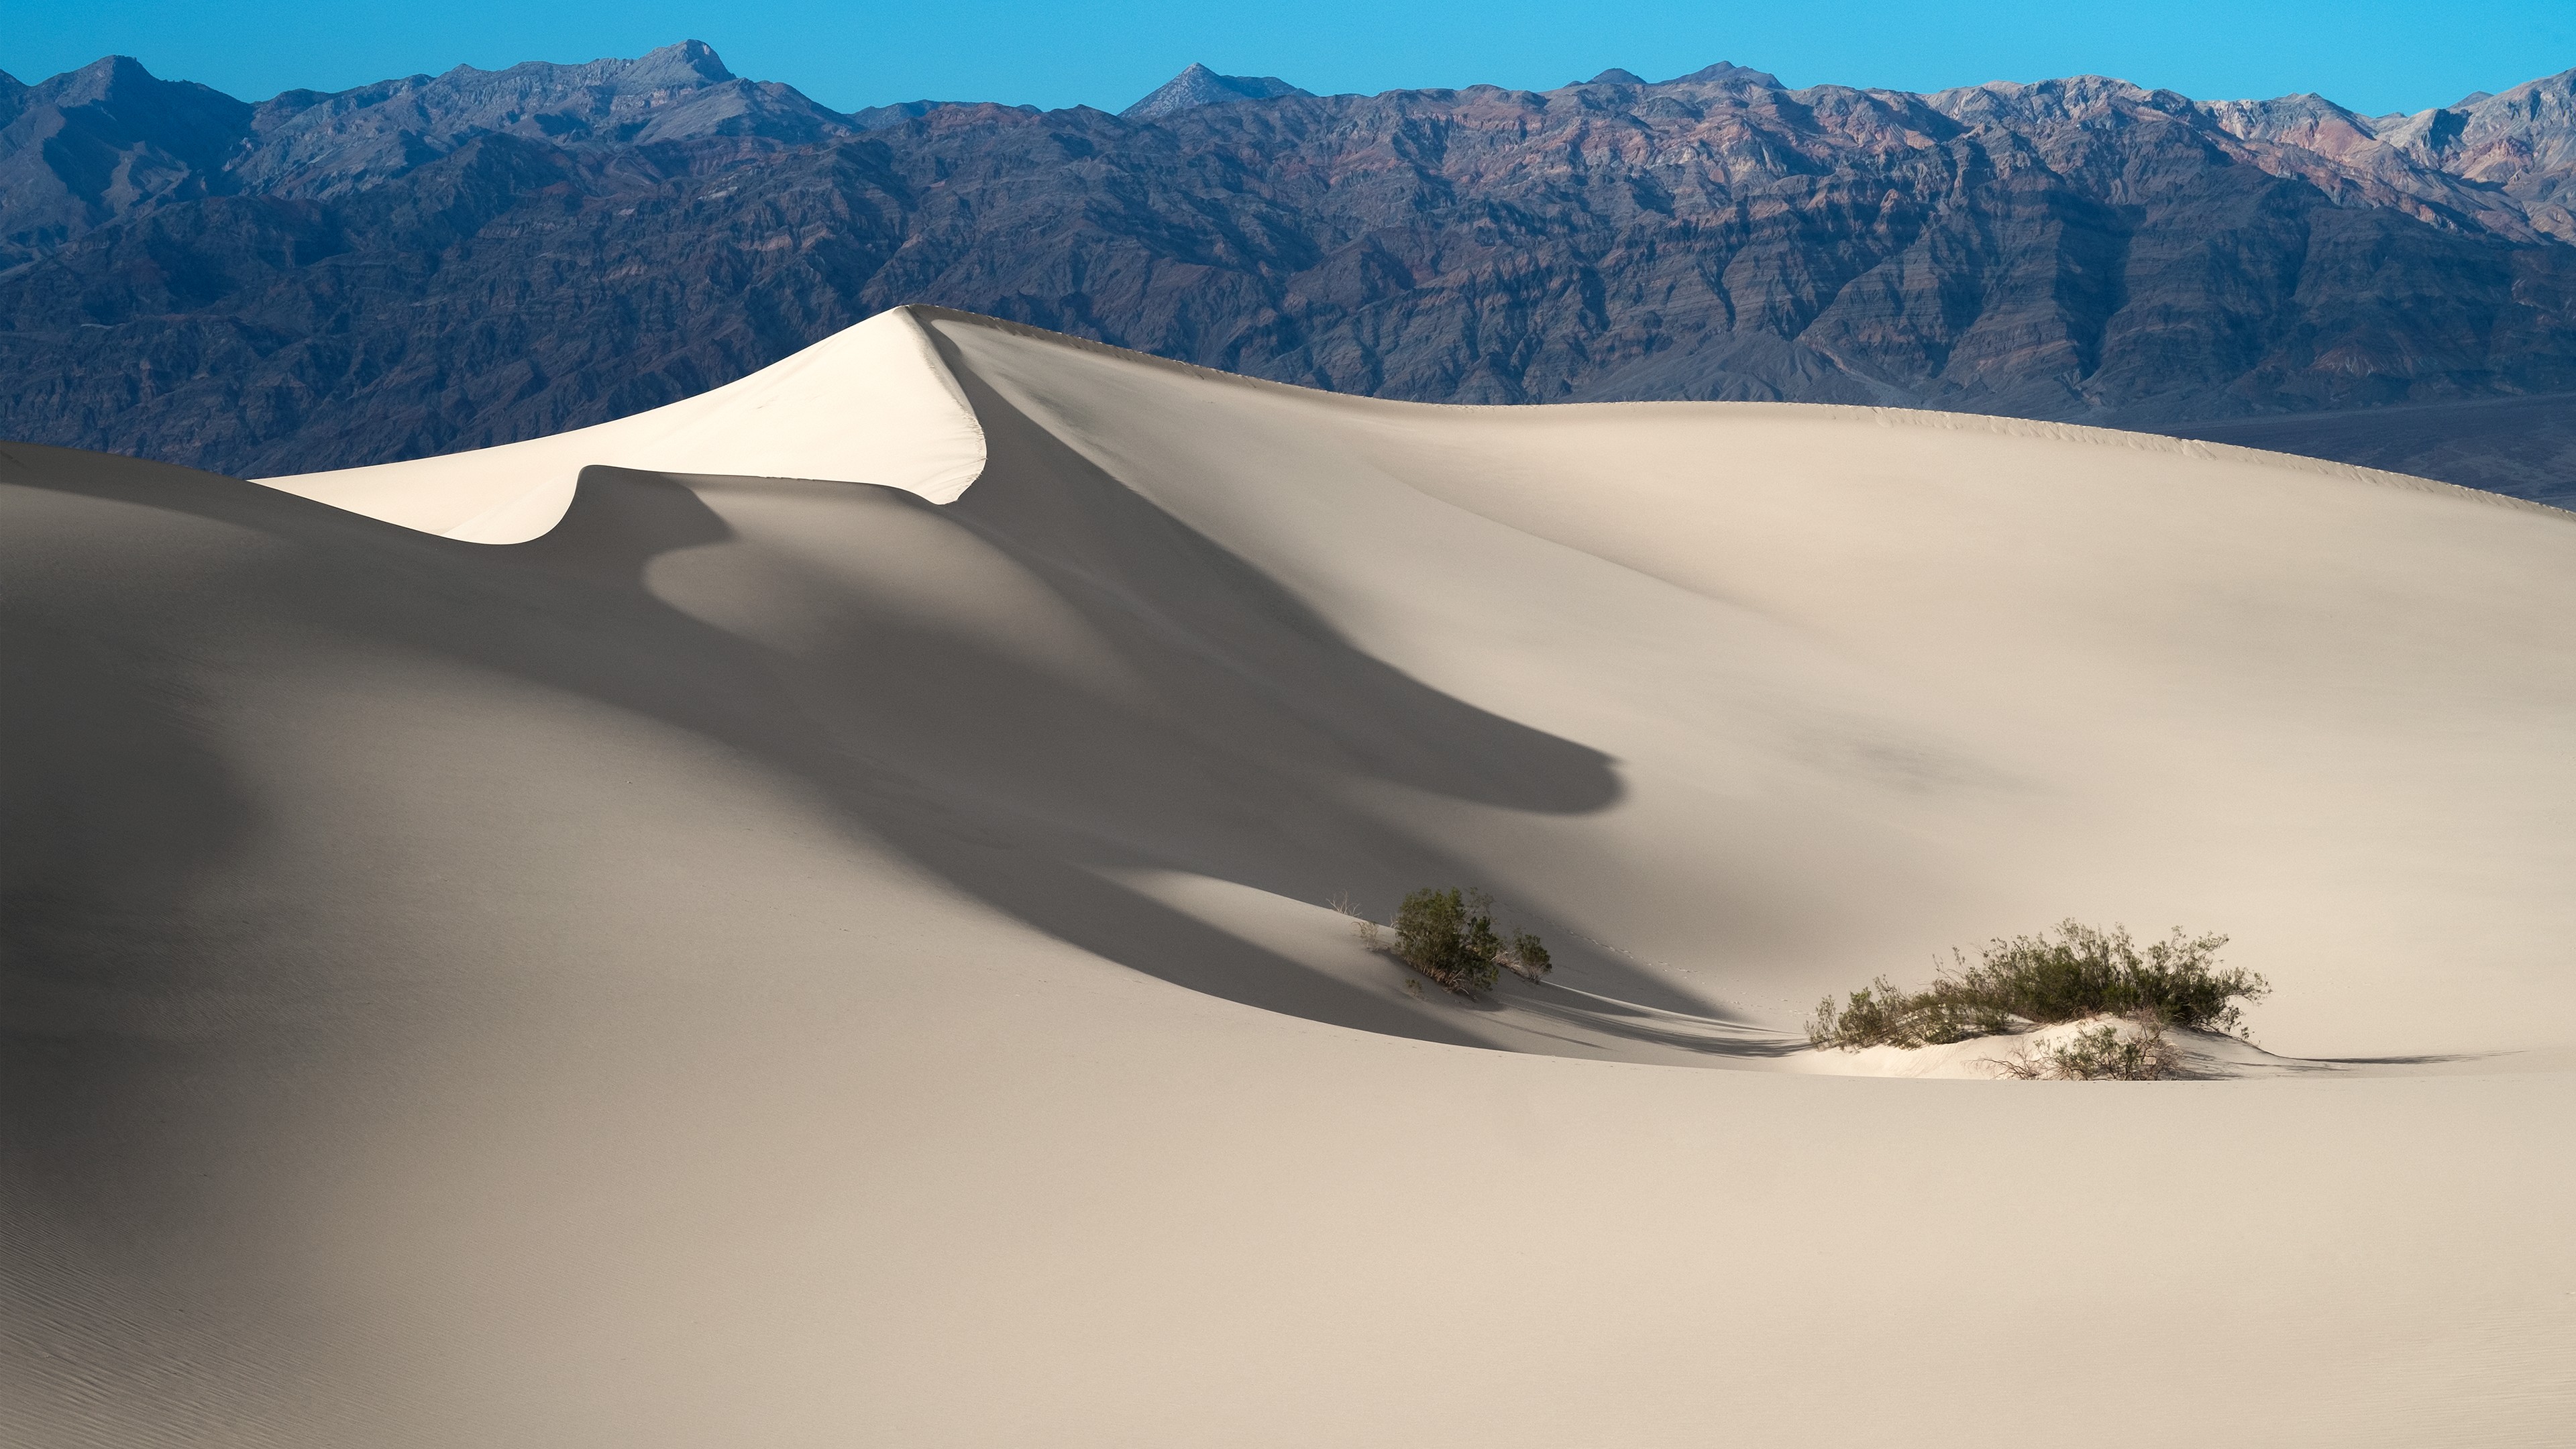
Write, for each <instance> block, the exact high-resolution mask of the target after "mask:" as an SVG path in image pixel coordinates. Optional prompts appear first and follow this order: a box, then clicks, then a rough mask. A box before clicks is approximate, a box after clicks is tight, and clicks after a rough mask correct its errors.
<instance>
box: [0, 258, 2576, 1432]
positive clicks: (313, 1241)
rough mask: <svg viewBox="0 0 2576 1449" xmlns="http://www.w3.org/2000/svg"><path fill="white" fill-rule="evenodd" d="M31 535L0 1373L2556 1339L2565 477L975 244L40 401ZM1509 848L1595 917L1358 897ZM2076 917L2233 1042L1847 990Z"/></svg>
mask: <svg viewBox="0 0 2576 1449" xmlns="http://www.w3.org/2000/svg"><path fill="white" fill-rule="evenodd" d="M773 373H775V374H779V376H776V377H773V376H772V374H773ZM728 395H730V396H731V397H732V398H733V399H734V400H735V401H733V402H725V401H724V400H725V399H726V398H727V397H728ZM745 399H748V400H750V401H749V402H744V401H743V400H745ZM943 399H945V401H944V402H943V401H942V400H943ZM683 410H692V411H688V412H686V413H685V415H681V416H665V414H682V413H683ZM593 437H596V438H600V439H607V440H609V441H610V442H613V443H614V444H615V446H614V447H608V446H605V445H601V446H598V447H597V448H596V449H594V448H593V445H591V444H582V445H580V446H578V447H576V446H574V445H573V444H572V442H571V441H570V440H573V439H583V438H593ZM655 439H666V440H671V441H670V443H669V446H668V447H667V448H666V449H665V450H664V451H663V452H662V453H659V454H657V453H655V452H654V451H653V449H652V447H651V446H650V444H651V443H652V441H653V440H655ZM567 469H568V470H569V473H570V478H571V479H572V480H577V488H572V489H569V490H568V489H567V487H566V482H567V478H566V470H567ZM969 480H971V481H972V486H966V485H967V483H968V481H969ZM548 490H552V492H549V491H548ZM961 490H962V491H961ZM299 494H301V495H305V496H296V495H299ZM317 499H318V500H322V501H321V502H317V501H314V500H317ZM550 499H551V500H554V501H552V502H551V503H550V502H549V501H548V500H550ZM324 503H330V504H335V505H338V506H324ZM549 508H551V509H552V510H553V512H552V513H551V514H550V513H549V512H548V509H549ZM350 510H355V511H350ZM477 520H481V521H480V522H478V521H477ZM440 535H447V536H440ZM514 540H516V541H514ZM0 610H5V616H0V617H5V628H6V631H7V632H6V635H5V649H0V670H5V675H0V728H5V730H6V731H7V734H6V736H5V738H0V787H5V790H6V792H7V793H6V795H5V796H0V805H4V806H5V810H6V820H7V824H8V829H7V831H6V833H5V836H0V851H5V852H6V854H5V855H0V890H5V892H6V895H5V897H0V911H5V914H0V933H5V934H0V948H5V951H6V953H7V954H6V957H5V960H4V961H0V992H5V995H0V1152H5V1154H6V1156H5V1157H0V1292H4V1293H5V1294H6V1297H5V1299H0V1443H8V1444H17V1443H27V1444H34V1445H45V1446H51V1445H98V1446H133V1445H163V1444H168V1445H178V1444H188V1445H198V1444H209V1445H213V1444H244V1445H297V1446H303V1445H313V1446H323V1445H334V1446H336V1445H355V1444H365V1445H442V1446H443V1445H477V1446H485V1445H492V1446H500V1445H508V1446H518V1445H526V1446H557V1445H601V1446H609V1445H616V1446H634V1445H656V1446H658V1445H672V1446H678V1445H711V1444H759V1445H797V1446H803V1445H815V1446H821V1445H849V1444H889V1445H918V1444H935V1445H993V1444H1045V1445H1093V1444H1098V1445H1121V1446H1129V1445H1175V1446H1198V1445H1298V1446H1311V1445H1323V1444H1335V1445H1339V1444H1352V1445H1377V1444H1386V1445H1398V1444H1401V1445H1407V1446H1418V1445H1451V1444H1455V1445H1531V1446H1540V1445H1547V1446H1557V1445H1593V1444H1601V1445H1613V1444H1615V1445H1676V1446H1679V1445H1705V1444H1712V1443H1735V1442H1766V1443H1783V1444H1801V1445H1804V1444H1820V1445H1844V1444H1849V1445H1872V1446H1877V1445H1886V1444H1909V1445H1916V1444H1919V1445H1948V1444H1960V1445H1970V1444H1974V1445H1988V1444H1992V1443H1994V1442H1997V1441H1999V1440H2004V1439H2009V1438H2012V1437H2015V1436H2019V1435H2026V1434H2038V1435H2049V1436H2062V1435H2063V1434H2065V1433H2067V1432H2069V1426H2071V1425H2080V1426H2081V1429H2080V1433H2081V1436H2082V1437H2084V1438H2085V1439H2086V1440H2087V1441H2088V1442H2098V1443H2105V1444H2122V1445H2125V1444H2140V1445H2144V1444H2158V1445H2164V1444H2171V1443H2175V1442H2187V1443H2206V1444H2249V1445H2250V1444H2263V1445H2283V1444H2287V1445H2306V1444H2315V1445H2337V1446H2344V1445H2391V1446H2395V1445H2408V1446H2414V1445H2424V1444H2435V1443H2439V1444H2446V1445H2447V1444H2492V1445H2547V1444H2563V1443H2566V1442H2567V1437H2566V1435H2567V1428H2566V1426H2567V1425H2568V1424H2569V1423H2571V1422H2576V1028H2571V1026H2570V1022H2571V1019H2576V972H2571V970H2570V963H2569V958H2568V952H2569V946H2568V943H2569V942H2570V941H2576V892H2571V891H2570V890H2569V888H2568V883H2569V882H2570V881H2571V880H2576V831H2571V830H2570V829H2569V822H2570V821H2571V820H2576V749H2571V748H2570V745H2571V743H2576V517H2571V516H2570V515H2567V514H2562V513H2557V512H2553V511H2550V510H2545V509H2539V508H2534V507H2529V506H2524V505H2517V504H2513V503H2509V502H2505V501H2502V500H2498V499H2495V498H2491V497H2487V496H2483V495H2477V494H2471V493H2467V492H2464V491H2462V490H2458V489H2451V488H2447V487H2443V486H2440V485H2433V484H2426V483H2422V482H2419V481H2416V480H2410V479H2404V478H2398V477H2393V476H2390V475H2384V474H2371V473H2365V472H2361V471H2357V470H2352V469H2346V468H2338V467H2331V466H2327V465H2322V464H2312V463H2306V462H2302V461H2298V460H2292V459H2286V458H2279V457H2273V456H2269V455H2264V454H2257V453H2250V452H2245V451H2242V450H2235V449H2228V448H2223V447H2211V446H2206V445H2199V444H2187V443H2176V442H2171V441H2167V440H2162V439H2151V438H2143V437H2135V436H2130V435H2123V434H2114V433H2104V432H2098V431H2091V430H2085V429H2074V428H2060V427H2051V426H2045V425H2036V424H2024V423H2012V422H2001V421H1995V420H1988V419H1978V418H1964V417H1951V416H1939V415H1921V414H1909V413H1900V412H1888V411H1882V410H1872V409H1850V408H1817V407H1794V406H1758V405H1730V404H1619V405H1603V406H1586V407H1550V408H1528V409H1482V408H1431V407H1420V406H1410V405H1402V404H1390V403H1380V402H1374V401H1368V400H1359V399H1349V398H1337V397H1329V396H1325V395H1321V394H1316V393H1311V392H1304V391H1300V390H1296V389H1290V388H1284V387H1278V386H1273V385H1268V384H1257V383H1250V382H1246V381H1242V380H1239V379H1232V378H1227V377H1223V376H1220V375H1217V374H1212V373H1207V372H1202V371H1198V370H1194V369H1189V368H1183V367H1179V366H1175V365H1172V364H1166V363H1160V362H1155V361H1151V360H1148V359H1143V358H1139V357H1136V356H1133V355H1131V354H1125V353H1120V352H1117V351H1114V350H1112V349H1107V348H1102V347H1097V346H1092V345H1089V344H1083V343H1078V342H1074V341H1071V340H1069V339H1065V338H1061V337H1056V336H1052V335H1049V334H1044V333H1037V332H1032V331H1029V330H1027V329H1023V328H1017V327H1012V326H1006V325H1003V324H999V323H993V322H990V321H986V320H983V319H977V318H969V317H963V316H959V315H956V314H950V313H942V312H936V311H931V310H927V309H913V310H909V311H906V312H901V313H895V314H889V315H888V316H887V317H885V318H880V319H877V320H875V321H872V322H870V323H868V324H865V325H864V326H863V327H861V328H858V329H854V330H853V332H851V333H847V334H844V335H843V336H842V337H840V338H836V339H833V340H832V341H830V342H826V343H824V344H822V345H820V346H818V347H816V348H814V349H811V350H809V352H807V353H805V354H800V356H799V357H798V358H795V359H790V360H789V361H788V362H786V363H782V364H780V365H779V367H778V368H775V369H771V370H770V372H769V373H763V374H759V375H757V376H755V377H753V378H749V379H745V380H744V381H743V382H741V383H737V384H734V385H733V387H731V388H728V389H721V390H719V391H718V392H716V393H711V394H708V395H707V396H706V397H704V398H700V399H694V400H692V401H691V402H689V403H683V404H678V405H675V407H674V408H671V409H664V410H661V411H660V412H657V413H652V414H646V415H643V416H641V417H638V418H632V419H628V420H625V421H624V422H621V423H615V424H608V425H605V426H604V427H602V428H598V429H590V430H585V432H583V433H578V434H569V435H565V437H564V438H558V439H547V440H540V441H539V442H536V443H527V444H519V445H514V446H513V447H511V448H504V449H493V450H489V451H487V452H484V453H479V454H465V455H458V456H456V457H453V458H446V459H434V460H423V461H422V462H419V463H410V464H395V465H390V466H389V467H387V468H385V469H381V470H353V471H351V472H349V473H346V474H340V475H323V476H321V477H317V478H312V479H281V480H269V486H263V485H260V484H251V483H244V482H239V481H235V480H228V479H219V478H215V477H211V476H208V475H204V474H195V473H190V472H187V471H185V470H180V469H174V468H167V467H161V466H158V465H152V464H145V463H138V462H134V461H131V460H125V459H113V458H105V457H100V456H97V455H88V454H77V453H68V452H63V451H59V450H51V449H44V448H35V447H27V446H21V445H14V444H13V445H7V446H6V447H5V448H0ZM1451 882H1455V883H1461V884H1466V883H1477V884H1482V885H1484V886H1486V887H1488V888H1490V889H1491V890H1492V891H1493V892H1494V894H1495V895H1496V896H1497V897H1498V898H1499V899H1500V900H1501V901H1502V902H1503V904H1504V906H1505V907H1506V910H1507V912H1509V913H1510V914H1512V915H1514V916H1516V917H1517V918H1518V919H1519V920H1520V921H1522V922H1524V923H1526V924H1528V925H1530V926H1533V927H1534V928H1536V929H1538V930H1539V931H1540V932H1541V933H1542V934H1543V935H1545V936H1546V937H1547V938H1548V940H1549V943H1550V945H1551V947H1552V948H1554V949H1555V951H1556V955H1557V960H1558V963H1559V964H1558V970H1557V972H1556V974H1555V976H1554V978H1552V980H1551V981H1550V982H1549V983H1548V984H1547V985H1544V986H1538V987H1531V986H1527V985H1524V984H1522V983H1518V982H1516V981H1507V982H1506V984H1505V985H1504V987H1502V988H1501V989H1499V990H1498V991H1497V992H1495V993H1494V994H1493V996H1492V997H1491V999H1488V1000H1484V1001H1480V1002H1474V1003H1464V1002H1459V1001H1457V1000H1455V999H1454V998H1448V997H1445V996H1444V995H1443V994H1442V993H1440V992H1438V991H1437V990H1432V991H1429V992H1426V993H1423V994H1422V995H1421V996H1416V995H1415V994H1414V993H1413V992H1412V991H1409V990H1408V989H1407V977H1406V973H1404V972H1403V971H1402V970H1401V969H1399V968H1398V967H1396V966H1395V965H1394V964H1393V963H1391V962H1390V961H1388V960H1387V959H1386V958H1384V957H1382V956H1376V955H1372V954H1370V953H1369V952H1368V951H1367V950H1366V949H1365V948H1364V947H1363V946H1362V945H1361V943H1360V942H1359V941H1358V940H1357V939H1356V937H1355V935H1354V933H1353V931H1352V930H1351V929H1350V922H1349V921H1348V920H1347V919H1346V918H1344V917H1342V916H1340V915H1337V914H1336V913H1334V912H1333V911H1332V910H1330V909H1329V908H1328V907H1327V905H1326V904H1325V903H1326V902H1328V901H1330V900H1332V899H1334V898H1335V897H1336V896H1337V895H1339V894H1341V893H1345V892H1347V893H1348V894H1349V895H1350V896H1351V897H1353V898H1355V899H1356V900H1357V902H1358V903H1359V904H1360V905H1361V906H1362V907H1364V908H1366V909H1368V910H1370V911H1373V912H1376V913H1380V914H1383V913H1384V912H1386V911H1387V910H1388V909H1390V908H1391V907H1392V905H1393V903H1394V901H1395V900H1396V898H1397V897H1399V896H1400V895H1401V894H1402V893H1403V892H1404V891H1405V890H1406V889H1408V888H1410V887H1412V886H1416V885H1421V884H1428V883H1451ZM2065 916H2076V917H2080V918H2084V919H2087V920H2095V921H2112V920H2120V921H2126V922H2128V923H2129V924H2130V925H2132V926H2133V927H2136V928H2138V929H2139V930H2141V932H2143V933H2154V934H2161V932H2162V931H2163V930H2164V929H2165V928H2166V927H2168V926H2174V925H2180V926H2185V927H2188V928H2191V929H2193V930H2222V931H2226V932H2229V933H2230V934H2231V935H2232V936H2233V937H2234V942H2233V944H2232V945H2231V947H2230V948H2229V951H2228V959H2229V960H2230V961H2231V962H2233V963H2236V964H2242V965H2246V966H2250V967H2253V968H2255V969H2257V970H2260V971H2262V972H2264V973H2265V974H2267V975H2268V976H2269V977H2270V978H2271V979H2272V981H2273V982H2274V985H2275V987H2276V993H2275V995H2274V997H2273V998H2272V999H2271V1000H2269V1001H2266V1002H2265V1003H2263V1004H2262V1005H2261V1006H2260V1007H2258V1008H2257V1009H2256V1010H2255V1011H2254V1012H2253V1013H2252V1021H2253V1025H2254V1028H2255V1031H2256V1033H2257V1036H2258V1038H2259V1041H2260V1043H2261V1046H2262V1048H2263V1049H2264V1050H2263V1051H2262V1052H2254V1051H2251V1050H2238V1049H2232V1048H2224V1049H2212V1050H2210V1051H2207V1052H2204V1053H2203V1057H2204V1058H2205V1063H2206V1067H2207V1070H2208V1072H2209V1074H2210V1075H2211V1076H2212V1077H2214V1078H2218V1079H2213V1080H2197V1081H2185V1082H2169V1083H2095V1084H2059V1083H2018V1082H1998V1081H1982V1080H1899V1079H1891V1078H1892V1077H1904V1076H1912V1075H1921V1071H1922V1070H1930V1069H1933V1068H1937V1066H1938V1064H1937V1063H1924V1062H1919V1061H1917V1062H1911V1063H1908V1062H1889V1061H1885V1060H1880V1059H1878V1058H1875V1057H1871V1056H1870V1055H1869V1054H1859V1055H1857V1056H1855V1055H1847V1054H1839V1053H1827V1054H1819V1053H1816V1052H1813V1051H1810V1050H1807V1049H1806V1048H1805V1046H1804V1042H1803V1039H1802V1038H1801V1037H1800V1035H1799V1033H1798V1023H1799V1021H1800V1019H1801V1018H1802V1017H1803V1015H1804V1013H1805V1012H1806V1010H1807V1009H1808V1008H1809V1007H1810V1006H1812V1004H1813V1002H1814V1000H1815V998H1816V997H1817V996H1818V995H1820V994H1821V993H1823V992H1824V991H1826V990H1829V989H1841V988H1847V987H1850V986H1853V985H1857V984H1860V983H1861V982H1863V981H1865V980H1866V979H1868V978H1869V977H1871V976H1873V975H1876V974H1879V973H1881V972H1885V973H1888V974H1891V975H1894V976H1897V977H1898V978H1899V979H1903V980H1912V979H1919V978H1921V977H1922V976H1924V975H1926V974H1928V972H1929V970H1930V968H1931V962H1932V958H1933V956H1934V954H1935V953H1936V952H1941V951H1944V950H1946V949H1947V948H1948V947H1951V946H1954V945H1966V946H1973V945H1974V944H1975V943H1976V942H1978V941H1980V940H1982V939H1984V938H1986V937H1988V936H1992V935H1995V934H1999V933H2011V932H2019V931H2027V930H2032V929H2036V928H2038V927H2040V926H2043V925H2046V924H2048V923H2049V922H2052V921H2054V920H2056V919H2058V918H2061V917H2065ZM1918 1069H1921V1070H1918ZM1872 1074H1884V1075H1872Z"/></svg>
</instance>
